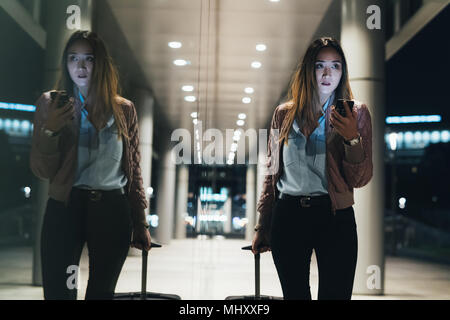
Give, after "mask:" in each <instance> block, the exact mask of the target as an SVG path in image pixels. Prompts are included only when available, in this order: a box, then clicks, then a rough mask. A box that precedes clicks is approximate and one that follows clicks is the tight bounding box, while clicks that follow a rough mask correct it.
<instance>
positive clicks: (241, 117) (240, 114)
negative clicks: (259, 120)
mask: <svg viewBox="0 0 450 320" xmlns="http://www.w3.org/2000/svg"><path fill="white" fill-rule="evenodd" d="M238 118H239V119H241V120H244V119H245V118H247V115H246V114H245V113H239V115H238Z"/></svg>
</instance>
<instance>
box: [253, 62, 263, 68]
mask: <svg viewBox="0 0 450 320" xmlns="http://www.w3.org/2000/svg"><path fill="white" fill-rule="evenodd" d="M261 66H262V63H261V62H259V61H253V62H252V68H253V69H259V68H261Z"/></svg>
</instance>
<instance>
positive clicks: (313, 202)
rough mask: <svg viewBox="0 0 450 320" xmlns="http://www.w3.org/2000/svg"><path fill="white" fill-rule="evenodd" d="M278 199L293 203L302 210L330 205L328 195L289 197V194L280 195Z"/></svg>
mask: <svg viewBox="0 0 450 320" xmlns="http://www.w3.org/2000/svg"><path fill="white" fill-rule="evenodd" d="M280 199H282V200H289V201H295V202H297V203H299V204H300V206H301V207H303V208H309V207H313V206H314V207H315V206H325V205H329V204H331V199H330V196H329V195H328V194H324V195H321V196H291V195H290V194H286V193H281V195H280Z"/></svg>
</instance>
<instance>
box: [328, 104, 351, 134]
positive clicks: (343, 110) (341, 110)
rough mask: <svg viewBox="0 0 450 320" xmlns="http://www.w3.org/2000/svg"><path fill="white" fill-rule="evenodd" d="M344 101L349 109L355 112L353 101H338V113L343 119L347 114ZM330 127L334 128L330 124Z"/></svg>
mask: <svg viewBox="0 0 450 320" xmlns="http://www.w3.org/2000/svg"><path fill="white" fill-rule="evenodd" d="M344 101H345V102H347V104H348V107H349V108H350V110H353V105H354V101H352V100H346V99H338V100H337V103H336V111H337V112H339V114H340V115H341V116H343V117H345V116H346V114H347V113H346V112H345V106H344ZM330 127H332V128H334V127H333V125H332V124H330Z"/></svg>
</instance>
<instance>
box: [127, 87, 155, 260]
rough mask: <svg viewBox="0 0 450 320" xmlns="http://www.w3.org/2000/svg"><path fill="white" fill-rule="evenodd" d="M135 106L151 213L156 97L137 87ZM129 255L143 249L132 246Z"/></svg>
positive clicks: (148, 212) (144, 178)
mask: <svg viewBox="0 0 450 320" xmlns="http://www.w3.org/2000/svg"><path fill="white" fill-rule="evenodd" d="M134 95H135V101H134V104H135V107H136V110H137V113H138V120H139V152H140V154H141V162H140V166H141V175H142V182H143V186H144V190H145V193H146V195H147V200H148V208H147V209H146V210H145V214H147V215H148V214H150V201H151V197H150V194H149V193H148V190H149V188H150V187H151V181H152V154H153V122H154V118H153V114H154V99H153V97H152V95H151V92H150V91H148V90H146V89H135V92H134ZM128 254H129V255H131V256H140V255H141V250H139V249H136V248H131V247H130V250H129V253H128Z"/></svg>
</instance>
